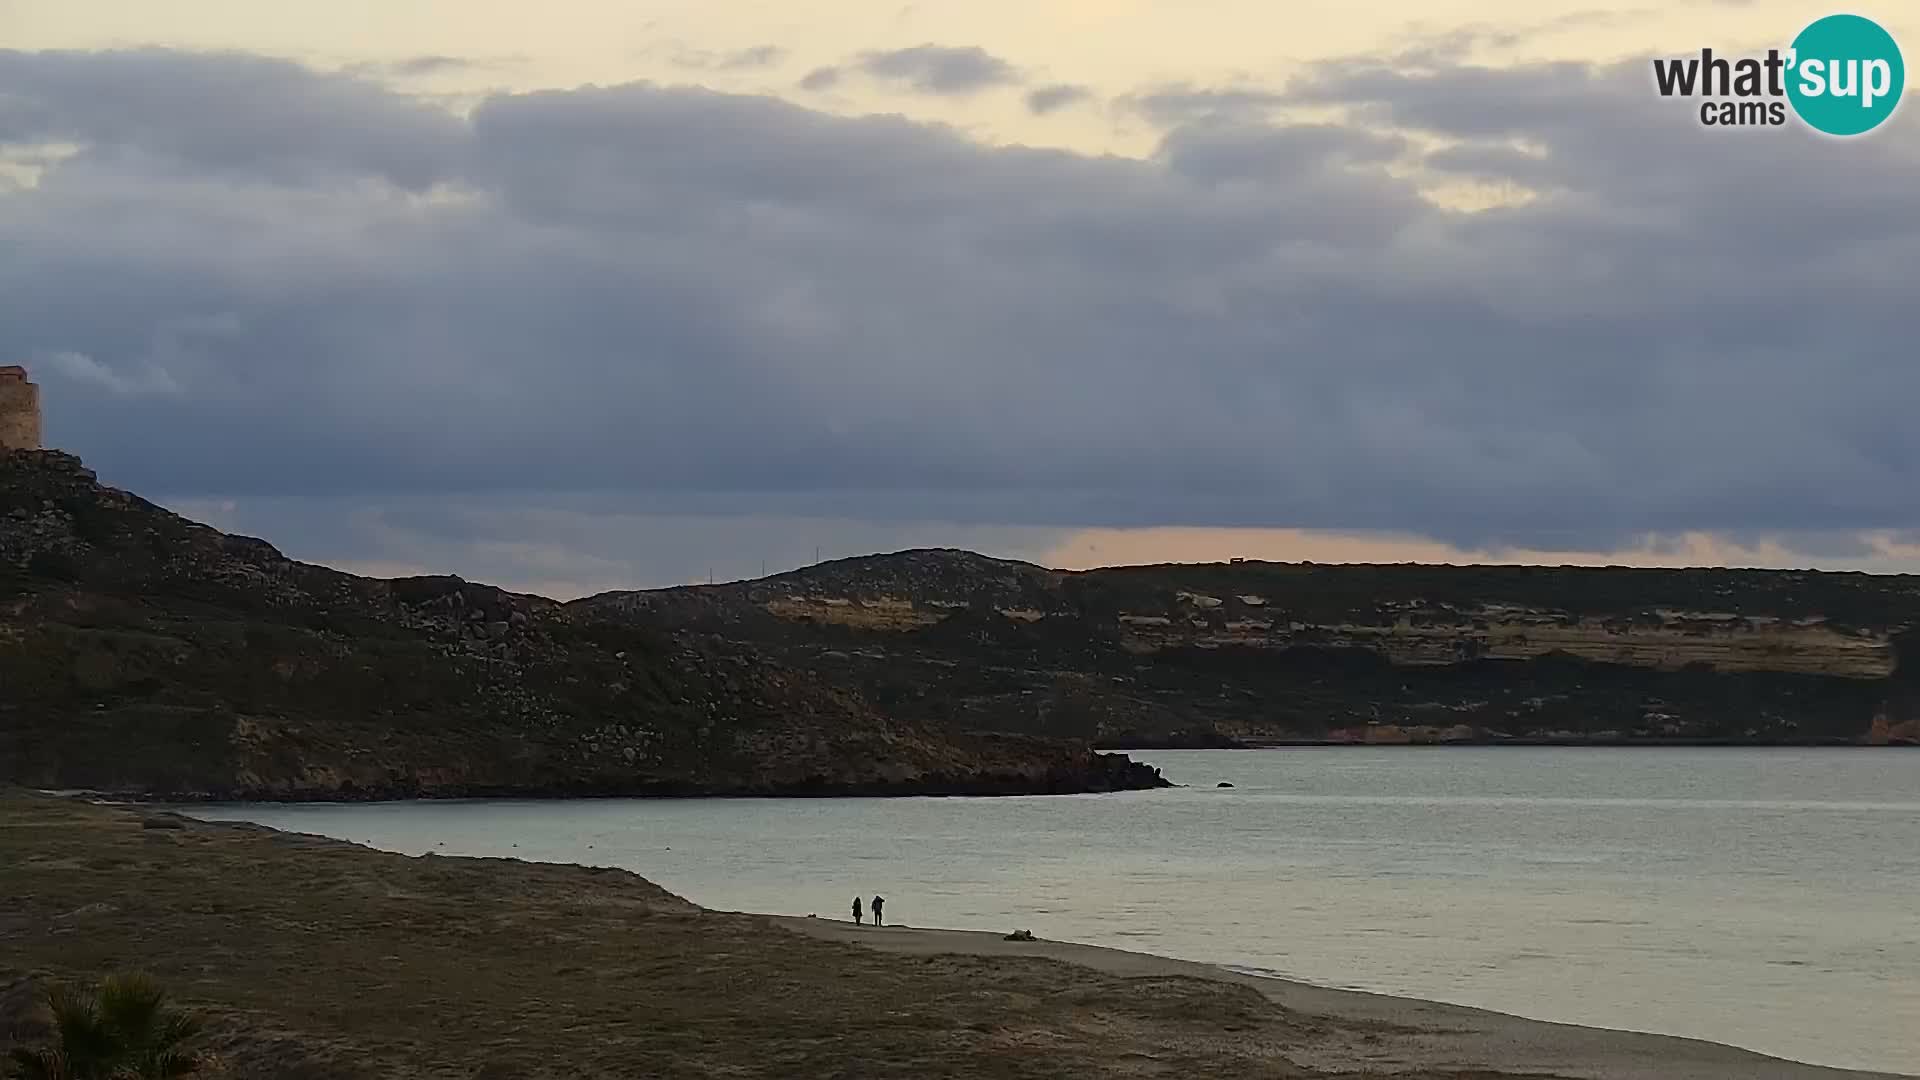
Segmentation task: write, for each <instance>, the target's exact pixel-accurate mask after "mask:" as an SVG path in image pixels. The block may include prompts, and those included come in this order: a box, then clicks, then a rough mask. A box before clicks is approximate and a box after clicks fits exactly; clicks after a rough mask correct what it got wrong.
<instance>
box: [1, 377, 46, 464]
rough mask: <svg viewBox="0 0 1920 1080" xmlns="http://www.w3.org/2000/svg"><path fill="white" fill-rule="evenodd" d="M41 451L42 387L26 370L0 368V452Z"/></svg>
mask: <svg viewBox="0 0 1920 1080" xmlns="http://www.w3.org/2000/svg"><path fill="white" fill-rule="evenodd" d="M38 449H40V388H39V387H37V386H35V385H33V384H32V383H30V382H28V381H27V369H26V368H23V367H20V366H19V365H17V364H8V365H5V366H0V450H38Z"/></svg>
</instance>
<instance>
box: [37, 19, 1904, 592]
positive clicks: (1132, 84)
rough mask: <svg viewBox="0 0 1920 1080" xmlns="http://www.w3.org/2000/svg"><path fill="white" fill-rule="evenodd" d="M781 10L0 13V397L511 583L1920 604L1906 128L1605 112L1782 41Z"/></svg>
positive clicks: (1440, 23)
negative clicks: (1656, 73)
mask: <svg viewBox="0 0 1920 1080" xmlns="http://www.w3.org/2000/svg"><path fill="white" fill-rule="evenodd" d="M1356 7H1360V8H1364V9H1365V10H1363V11H1355V10H1353V9H1354V8H1356ZM1876 8H1877V9H1876ZM771 10H777V11H779V12H782V14H780V15H778V16H769V15H766V14H764V11H763V9H762V8H760V7H759V6H758V5H751V6H750V5H744V4H733V3H716V2H713V0H705V2H701V3H694V2H692V0H680V2H671V3H669V2H661V3H656V4H651V5H636V4H631V3H616V2H614V0H597V2H590V0H568V2H560V0H546V2H543V3H540V4H507V3H495V4H486V5H475V4H471V3H466V2H453V0H445V2H425V0H422V2H406V0H381V2H377V3H376V2H373V0H368V2H366V3H344V2H334V3H329V4H325V5H322V4H257V3H250V2H246V3H242V2H215V0H181V2H176V3H170V4H167V5H126V4H122V3H118V2H109V0H57V2H40V0H13V2H12V3H9V4H5V5H0V43H4V44H6V45H10V46H14V47H15V48H14V49H13V50H12V51H5V50H0V362H24V363H26V364H28V365H30V367H31V368H32V370H33V372H34V377H35V379H36V381H38V382H39V383H40V384H41V385H42V387H43V396H44V397H45V400H46V410H47V425H46V428H47V435H48V438H49V441H50V442H52V443H54V444H56V445H59V446H61V447H64V448H67V449H70V450H73V451H74V452H76V453H79V454H81V455H82V456H83V457H85V458H86V459H87V461H88V462H89V463H90V464H92V465H93V466H94V467H95V468H96V469H98V470H99V471H100V472H101V474H102V476H103V478H105V479H107V480H108V481H110V482H112V483H115V484H118V485H120V486H124V487H129V488H132V489H134V490H136V491H139V492H141V493H143V494H146V495H148V496H149V497H155V498H158V499H161V500H163V501H165V502H167V503H168V504H169V505H172V506H175V507H176V508H178V509H181V510H182V511H183V512H187V513H190V514H192V515H194V516H196V517H199V518H201V519H203V520H208V521H210V522H212V523H214V524H218V525H221V526H222V527H226V528H232V529H236V530H240V531H246V532H251V533H254V534H257V535H261V536H265V537H266V538H268V539H270V540H272V541H274V542H275V543H276V544H278V545H279V546H281V547H282V548H283V549H284V550H286V551H288V552H289V553H290V554H294V555H297V556H300V557H303V558H308V559H313V560H316V561H322V562H328V563H332V564H335V565H340V566H343V567H347V568H350V569H357V570H365V571H368V572H377V573H409V572H423V571H454V572H458V573H462V574H466V575H468V576H471V577H476V578H482V579H487V580H493V581H498V582H500V583H502V584H506V585H509V586H513V587H520V588H528V589H535V590H539V591H545V592H548V593H551V594H556V595H575V594H578V593H581V592H587V591H593V590H597V589H602V588H613V587H624V586H635V585H655V584H670V583H675V582H680V581H689V580H704V579H705V578H706V576H707V574H708V573H709V572H711V573H713V574H714V575H715V576H716V577H720V578H728V577H736V576H743V575H749V576H750V575H753V574H757V573H758V572H759V571H760V568H761V567H762V566H763V565H764V566H765V567H766V568H767V569H769V570H777V569H784V568H787V567H791V566H793V565H797V564H801V563H805V562H809V561H811V560H812V559H813V558H814V554H815V551H816V550H818V551H819V553H820V554H821V555H823V556H827V557H831V556H836V555H849V554H857V553H863V552H866V551H871V550H890V549H894V548H899V547H906V546H916V545H928V544H939V545H952V546H965V547H973V548H976V549H980V550H985V551H989V552H991V553H995V554H1004V555H1013V556H1018V557H1025V558H1033V559H1036V560H1039V561H1044V562H1049V563H1052V564H1055V565H1075V566H1079V565H1091V564H1097V563H1103V562H1116V561H1141V560H1148V559H1172V558H1224V557H1227V556H1229V555H1249V556H1261V557H1274V558H1311V559H1315V560H1319V561H1338V560H1340V559H1343V558H1351V559H1356V560H1357V559H1402V558H1418V559H1448V560H1453V561H1461V560H1464V559H1523V560H1528V561H1547V562H1563V561H1581V562H1590V561H1622V562H1639V563H1667V564H1672V563H1736V564H1750V565H1817V566H1829V567H1857V568H1865V569H1904V570H1920V501H1917V500H1916V499H1915V492H1916V491H1920V422H1917V421H1916V411H1917V410H1916V406H1920V369H1916V363H1915V361H1916V339H1917V337H1920V304H1916V298H1917V297H1920V120H1917V119H1916V117H1917V116H1920V112H1916V108H1915V103H1914V102H1908V103H1907V104H1906V105H1905V106H1904V107H1903V108H1902V109H1901V111H1900V112H1899V113H1897V114H1896V115H1895V117H1894V118H1893V120H1892V121H1890V122H1889V123H1888V124H1887V125H1885V126H1884V127H1883V128H1882V129H1881V130H1879V131H1877V132H1875V133H1874V134H1872V135H1870V136H1867V137H1864V138H1858V139H1853V140H1844V141H1843V140H1833V139H1827V138H1822V137H1819V136H1816V135H1813V134H1811V133H1809V132H1808V131H1806V130H1805V129H1803V128H1799V127H1789V128H1785V129H1757V130H1747V131H1711V130H1707V129H1703V128H1702V127H1701V126H1700V125H1699V123H1698V121H1697V119H1696V118H1695V115H1694V112H1693V109H1692V107H1690V106H1689V105H1687V104H1685V103H1683V102H1675V101H1671V100H1662V99H1660V98H1659V97H1658V96H1657V95H1656V94H1655V93H1654V92H1653V90H1652V86H1651V79H1650V75H1649V67H1648V62H1647V61H1648V58H1649V57H1650V56H1653V55H1667V54H1679V53H1685V52H1689V51H1692V52H1697V51H1698V49H1699V48H1700V47H1701V46H1703V45H1712V46H1715V47H1716V49H1719V50H1737V49H1742V48H1765V47H1767V46H1769V45H1779V46H1784V45H1785V44H1786V43H1787V42H1788V41H1789V40H1790V39H1791V38H1792V36H1793V34H1794V33H1795V32H1797V31H1798V29H1799V28H1800V27H1801V26H1802V25H1804V24H1805V23H1806V22H1807V21H1809V20H1810V19H1811V18H1814V17H1817V16H1818V15H1820V14H1824V13H1825V9H1823V8H1816V7H1809V6H1807V5H1804V4H1790V3H1789V4H1776V3H1767V2H1764V0H1755V2H1752V3H1734V2H1715V0H1693V2H1690V3H1682V4H1675V5H1648V7H1647V8H1626V7H1621V8H1615V9H1600V8H1596V7H1593V6H1591V5H1587V4H1581V3H1578V2H1576V3H1571V4H1547V3H1539V2H1525V3H1522V2H1517V0H1453V2H1450V3H1443V4H1435V3H1420V4H1415V3H1411V2H1398V0H1396V2H1394V3H1380V4H1368V5H1354V4H1351V3H1343V4H1338V5H1336V4H1332V3H1324V4H1302V5H1297V6H1296V5H1275V4H1272V3H1270V2H1261V3H1254V2H1251V0H1248V2H1242V0H1221V2H1217V3H1197V2H1186V3H1177V4H1176V3H1168V2H1160V0H1023V2H1021V3H1014V2H1012V0H1006V2H1000V0H993V2H976V3H972V4H939V5H934V4H926V3H917V4H916V3H908V4H902V3H901V2H900V0H888V2H885V3H881V2H866V0H821V2H819V3H816V4H813V5H806V6H803V7H792V6H789V7H785V8H777V9H771ZM1858 10H1860V11H1861V12H1862V13H1864V14H1869V15H1873V16H1876V17H1879V18H1880V19H1881V21H1882V22H1883V23H1884V24H1886V25H1887V26H1888V27H1889V29H1890V30H1892V31H1893V33H1894V34H1895V35H1896V37H1899V38H1902V39H1903V40H1905V41H1907V42H1909V48H1908V52H1909V54H1910V57H1911V56H1913V55H1920V45H1915V44H1912V43H1915V42H1920V19H1916V18H1915V17H1914V16H1913V14H1912V9H1911V8H1910V7H1909V6H1908V5H1897V6H1896V5H1867V6H1866V7H1862V8H1859V9H1858Z"/></svg>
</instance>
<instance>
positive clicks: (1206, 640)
mask: <svg viewBox="0 0 1920 1080" xmlns="http://www.w3.org/2000/svg"><path fill="white" fill-rule="evenodd" d="M570 607H571V608H573V609H575V610H588V611H596V612H601V613H605V614H608V615H613V616H617V617H622V618H634V619H648V620H654V621H656V622H661V623H665V624H670V625H678V626H687V627H699V628H701V629H704V630H707V631H711V632H714V633H717V634H721V635H723V636H725V637H727V638H728V639H730V640H737V641H741V642H746V643H751V644H753V645H755V646H756V647H760V648H764V649H767V650H769V651H770V652H772V653H773V654H775V655H779V656H782V657H785V658H786V659H787V660H788V661H789V662H791V663H796V664H804V665H806V667H807V668H808V669H809V670H812V671H818V672H820V673H822V674H823V675H825V676H827V677H829V678H831V679H832V680H833V681H834V682H836V683H837V684H840V685H844V686H850V687H856V688H858V689H859V690H860V691H861V692H862V693H863V694H865V695H866V696H868V697H869V698H870V699H871V700H873V701H875V702H876V703H879V704H881V705H882V706H883V707H886V708H888V709H890V710H893V711H895V712H897V713H898V714H900V715H905V716H912V717H917V718H920V719H924V720H928V721H931V722H935V723H939V724H943V725H947V726H950V727H952V728H955V729H962V728H964V729H973V728H980V727H989V728H994V729H998V730H1004V731H1019V732H1033V733H1044V734H1047V735H1055V736H1070V737H1078V738H1092V739H1096V740H1103V741H1105V742H1106V743H1107V744H1108V745H1231V744H1235V743H1243V742H1259V741H1334V742H1352V741H1364V742H1442V741H1468V742H1489V741H1515V740H1521V741H1552V742H1604V743H1688V744H1693V743H1729V742H1731V743H1747V744H1780V743H1795V744H1807V743H1863V742H1865V743H1880V742H1916V741H1920V693H1916V690H1917V689H1920V677H1916V675H1915V671H1916V669H1920V662H1916V661H1915V660H1914V659H1913V655H1914V652H1915V649H1916V647H1920V634H1917V633H1916V632H1915V631H1914V630H1913V628H1914V627H1916V626H1920V577H1915V576H1911V575H1905V576H1902V575H1870V574H1859V573H1817V572H1810V571H1771V570H1723V569H1635V568H1626V567H1541V566H1421V565H1412V564H1407V565H1314V564H1310V563H1306V564H1291V563H1266V562H1251V561H1243V562H1230V563H1213V564H1197V565H1160V566H1129V567H1112V568H1107V569H1100V570H1090V571H1084V572H1063V571H1055V570H1047V569H1044V568H1042V567H1038V566H1033V565H1030V564H1027V563H1017V562H1007V561H1003V560H997V559H988V558H985V557H983V556H979V555H973V554H971V553H968V552H957V551H946V550H941V551H906V552H898V553H895V554H892V555H876V556H870V557H867V558H863V559H844V560H839V561H837V562H831V563H824V564H821V565H819V566H814V567H808V568H806V569H804V570H797V571H793V572H790V573H786V574H781V575H778V576H775V577H771V578H766V579H763V580H759V581H748V582H736V583H733V584H730V585H724V586H693V587H685V588H678V589H662V590H655V591H650V592H628V593H610V594H606V595H604V596H598V597H590V598H587V599H585V600H580V601H576V602H574V604H572V605H570Z"/></svg>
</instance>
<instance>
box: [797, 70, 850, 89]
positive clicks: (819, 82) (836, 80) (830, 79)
mask: <svg viewBox="0 0 1920 1080" xmlns="http://www.w3.org/2000/svg"><path fill="white" fill-rule="evenodd" d="M840 78H841V75H840V69H839V68H837V67H817V68H814V69H813V70H812V71H809V72H807V73H806V74H805V75H803V76H801V77H800V89H802V90H830V89H832V88H833V87H835V86H838V85H840Z"/></svg>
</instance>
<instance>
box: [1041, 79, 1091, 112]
mask: <svg viewBox="0 0 1920 1080" xmlns="http://www.w3.org/2000/svg"><path fill="white" fill-rule="evenodd" d="M1091 100H1093V91H1092V90H1091V89H1089V88H1088V87H1085V86H1080V85H1077V84H1074V83H1053V84H1051V85H1048V86H1040V87H1035V88H1034V89H1032V90H1030V91H1028V92H1027V111H1028V112H1030V113H1033V114H1034V115H1036V116H1045V115H1047V114H1048V113H1055V112H1059V111H1060V110H1061V109H1064V108H1067V107H1068V106H1070V105H1078V104H1080V103H1081V102H1084V101H1091Z"/></svg>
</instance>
